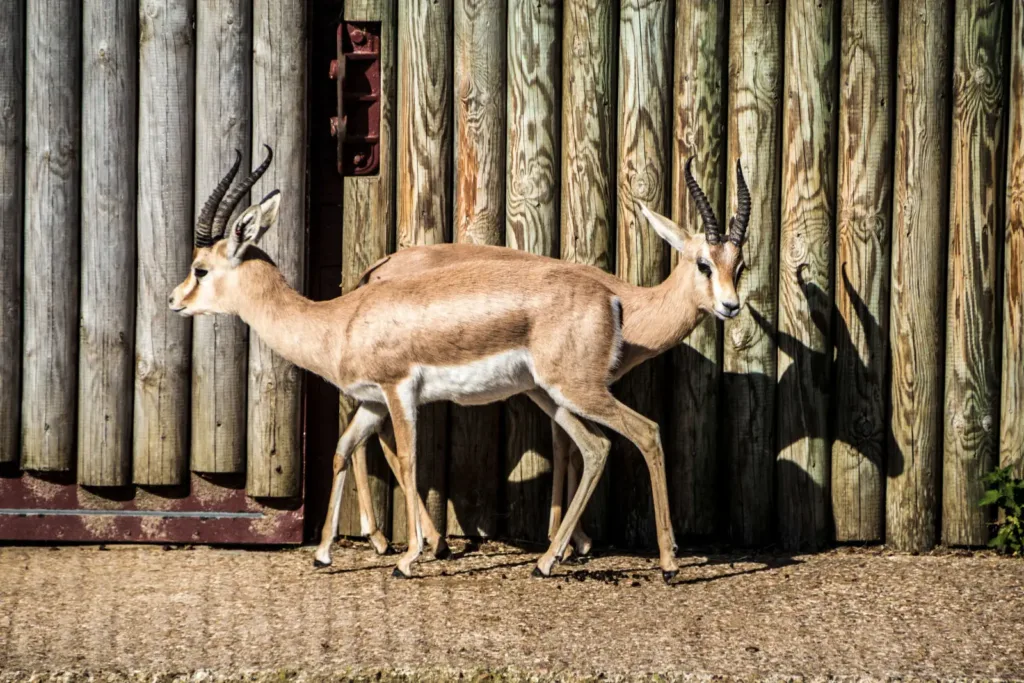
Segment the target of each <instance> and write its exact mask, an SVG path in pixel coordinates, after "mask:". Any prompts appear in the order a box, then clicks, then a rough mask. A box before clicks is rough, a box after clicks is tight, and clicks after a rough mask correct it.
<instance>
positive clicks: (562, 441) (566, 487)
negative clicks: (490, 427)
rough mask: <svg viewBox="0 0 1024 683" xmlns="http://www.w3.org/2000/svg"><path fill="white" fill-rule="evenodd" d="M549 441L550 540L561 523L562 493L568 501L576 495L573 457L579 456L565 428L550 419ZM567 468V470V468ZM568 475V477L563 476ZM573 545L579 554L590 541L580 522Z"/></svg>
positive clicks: (585, 551)
mask: <svg viewBox="0 0 1024 683" xmlns="http://www.w3.org/2000/svg"><path fill="white" fill-rule="evenodd" d="M551 443H552V446H553V449H552V450H553V458H552V461H553V462H552V465H553V468H552V473H551V475H552V476H551V513H550V516H549V521H548V540H549V541H550V540H552V539H553V538H554V537H555V534H556V533H557V532H558V527H559V526H561V524H562V512H563V496H565V498H567V499H568V500H570V501H571V500H572V499H573V496H574V495H575V494H576V486H577V484H578V483H579V478H580V473H579V466H578V464H577V459H578V458H579V457H580V455H579V449H578V448H576V444H575V443H573V442H572V440H571V439H570V438H569V435H568V434H566V432H565V430H564V429H562V428H561V427H559V426H558V423H557V422H555V421H554V420H552V421H551ZM567 470H568V471H567ZM566 474H568V479H567V478H566ZM572 540H573V544H574V545H575V546H576V551H577V552H579V554H580V555H586V554H588V553H589V552H590V549H591V546H592V542H591V540H590V537H589V536H587V534H585V533H584V532H583V523H582V522H580V523H579V524H577V525H576V528H575V529H574V530H573V532H572ZM572 551H573V548H572V546H568V547H567V548H566V549H565V554H564V556H563V558H562V559H567V558H569V557H571V556H572Z"/></svg>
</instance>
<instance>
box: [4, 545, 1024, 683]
mask: <svg viewBox="0 0 1024 683" xmlns="http://www.w3.org/2000/svg"><path fill="white" fill-rule="evenodd" d="M348 545H349V547H342V548H338V549H337V550H336V553H335V564H334V565H333V566H332V567H330V568H327V569H320V570H314V568H313V566H312V549H311V548H300V549H287V550H270V551H267V550H237V549H216V548H206V547H196V548H190V547H184V548H171V549H162V548H160V547H158V546H107V547H104V546H77V547H67V546H65V547H20V546H15V547H11V546H7V547H0V683H13V682H14V681H21V680H39V681H47V680H54V681H56V680H59V681H61V682H62V683H71V682H72V681H77V680H103V681H122V680H131V681H139V682H140V683H141V682H142V681H149V682H153V681H158V682H161V683H162V682H163V681H169V680H172V679H182V680H186V679H187V680H194V681H211V682H213V681H221V680H241V679H244V680H249V681H259V682H262V681H276V682H285V681H289V680H302V681H306V680H315V681H328V680H332V681H333V680H344V679H347V678H349V677H356V678H363V679H365V680H383V681H391V680H417V681H419V680H437V679H444V678H459V677H462V678H465V679H469V680H539V679H561V680H585V679H608V680H615V679H639V678H654V679H656V680H657V676H655V675H656V674H657V675H660V676H661V677H662V678H663V679H664V678H667V679H691V680H694V679H696V680H702V679H708V678H713V677H725V678H743V679H750V678H776V679H778V678H791V677H802V678H812V679H818V678H833V679H834V678H836V677H839V678H873V679H882V678H890V677H899V678H902V679H904V680H906V679H915V678H965V677H967V678H985V679H992V678H1000V679H1024V561H1021V560H1011V559H1006V558H1000V557H996V556H994V555H992V554H990V553H967V552H954V551H939V552H935V553H932V554H928V555H922V556H909V555H898V554H892V553H888V552H886V551H884V550H882V549H877V548H875V549H852V548H846V549H838V550H833V551H830V552H826V553H822V554H817V555H805V556H785V555H771V554H764V555H753V556H739V555H714V554H712V555H703V554H700V553H698V552H696V551H686V550H684V551H682V552H681V553H680V556H681V563H682V565H683V569H682V571H681V572H680V574H679V576H678V577H677V578H676V579H675V581H674V583H673V585H670V586H666V585H665V584H664V583H663V582H662V580H661V576H660V572H659V571H658V568H657V566H656V562H655V559H654V558H650V557H637V556H633V555H612V554H608V555H604V556H600V557H596V558H594V559H591V560H589V561H588V562H586V563H584V564H569V563H567V564H565V565H561V566H556V575H555V576H554V577H552V578H548V579H537V578H532V577H531V576H530V572H531V570H532V569H533V562H534V560H535V559H536V554H534V553H530V552H526V551H523V550H520V549H517V548H513V547H509V546H504V545H499V544H492V543H488V544H484V545H483V546H482V547H480V548H473V547H470V548H469V549H468V550H465V549H463V550H461V551H459V548H458V546H457V545H456V550H457V551H458V552H456V554H455V557H454V558H453V559H451V560H446V561H433V560H431V561H425V562H423V563H421V564H420V565H419V566H418V570H419V572H420V576H419V577H418V578H416V579H414V580H409V581H402V580H397V579H393V578H391V577H390V573H391V568H392V566H393V562H394V559H395V558H394V557H384V558H378V557H375V556H374V555H373V554H372V553H371V552H370V551H369V550H368V546H365V545H362V544H348Z"/></svg>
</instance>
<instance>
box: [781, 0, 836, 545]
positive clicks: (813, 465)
mask: <svg viewBox="0 0 1024 683" xmlns="http://www.w3.org/2000/svg"><path fill="white" fill-rule="evenodd" d="M838 4H839V3H838V2H836V1H835V0H821V1H819V0H791V1H790V2H788V3H787V4H786V33H785V54H786V70H785V92H786V93H787V99H786V105H785V109H784V111H783V121H782V129H783V141H784V142H783V144H784V147H783V161H782V226H781V235H780V244H781V249H780V253H781V258H780V268H779V304H780V305H779V339H778V342H779V345H780V347H779V365H778V373H779V380H778V381H779V386H778V395H777V398H776V400H777V402H778V403H777V405H778V406H779V410H778V437H777V438H778V439H779V443H778V446H779V456H778V465H777V467H778V470H777V474H778V499H777V500H778V512H779V535H780V537H781V540H782V543H783V545H784V546H785V547H786V548H797V547H801V546H810V547H812V548H813V547H817V546H820V545H821V544H822V543H824V542H825V541H826V538H827V535H828V530H829V513H828V500H829V496H828V486H829V464H830V453H829V444H828V397H829V394H828V392H829V384H830V382H829V376H828V375H829V365H830V356H831V352H832V349H831V347H830V345H829V320H830V318H831V316H832V286H831V281H832V256H833V253H832V226H833V221H834V218H835V208H834V203H833V202H834V201H835V156H834V155H835V128H836V116H835V111H836V105H837V100H836V78H835V77H836V67H837V66H838V59H837V57H838V54H837V49H836V48H837V46H836V38H837V37H838V36H837V32H836V20H837V18H838Z"/></svg>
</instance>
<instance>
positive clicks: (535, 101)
mask: <svg viewBox="0 0 1024 683" xmlns="http://www.w3.org/2000/svg"><path fill="white" fill-rule="evenodd" d="M560 5H561V3H559V2H555V1H554V0H539V1H537V0H510V2H509V10H508V84H507V87H508V92H507V97H508V103H507V107H508V142H507V154H508V158H507V165H508V175H507V177H506V180H505V242H506V244H508V246H510V247H513V248H515V249H523V250H526V251H529V252H532V253H535V254H544V255H547V256H557V255H558V237H559V232H558V228H557V226H558V216H559V211H558V198H559V158H560V150H561V147H560V142H559V135H560V133H561V124H560V119H559V115H560V111H561V103H560V97H559V94H560V93H561V64H562V60H561V54H562V53H561V30H560V28H561V25H562V16H561V15H562V13H561V7H560ZM505 406H506V408H505V449H506V450H505V470H504V471H505V501H506V505H507V506H508V510H507V514H508V517H507V527H506V530H505V531H506V534H507V535H508V536H510V537H511V538H516V539H523V540H530V541H541V540H543V539H544V538H546V536H547V531H548V511H549V509H550V508H549V505H550V502H551V460H550V458H551V421H550V420H549V419H548V417H547V416H546V415H545V414H544V413H543V412H541V410H540V409H539V408H537V407H536V406H535V405H534V404H533V403H532V402H531V401H530V400H529V399H527V398H526V397H524V396H515V397H513V398H511V399H509V400H508V401H507V402H506V404H505Z"/></svg>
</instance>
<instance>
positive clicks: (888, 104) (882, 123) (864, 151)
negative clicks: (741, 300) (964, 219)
mask: <svg viewBox="0 0 1024 683" xmlns="http://www.w3.org/2000/svg"><path fill="white" fill-rule="evenodd" d="M893 10H895V3H893V2H891V1H890V0H847V1H846V2H844V3H843V9H842V19H841V38H840V45H841V46H842V55H841V57H840V64H839V82H840V88H839V152H838V157H839V162H838V167H839V168H838V174H837V181H838V196H837V198H836V210H837V214H838V218H837V220H836V286H835V290H836V291H835V302H836V315H835V317H834V324H835V330H834V331H833V338H834V340H835V341H834V343H833V345H834V348H835V371H834V375H833V376H834V377H835V383H834V386H835V390H834V392H833V395H832V396H833V398H832V400H833V405H834V410H833V412H832V417H833V423H832V432H831V438H832V519H833V521H834V524H835V535H836V540H837V541H881V540H882V539H883V538H884V533H885V474H886V469H885V455H886V454H885V446H886V401H887V398H888V397H887V395H886V391H885V381H886V378H887V377H888V375H887V368H886V364H887V358H888V355H889V350H888V345H889V334H888V327H889V325H888V322H889V320H888V313H889V254H890V249H889V245H890V242H891V231H890V226H891V216H892V213H891V211H892V193H891V191H892V175H891V168H892V143H893V141H892V101H893V99H892V77H891V74H892V68H893V64H892V56H893V55H894V54H895V52H894V50H893V49H892V48H893V47H894V44H893V43H892V38H893V33H894V32H893V29H894V28H895V19H896V16H895V13H894V11H893ZM893 457H894V458H896V457H898V456H897V455H895V454H894V456H893ZM893 469H894V470H895V469H902V466H901V465H899V464H898V463H895V462H894V463H893Z"/></svg>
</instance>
